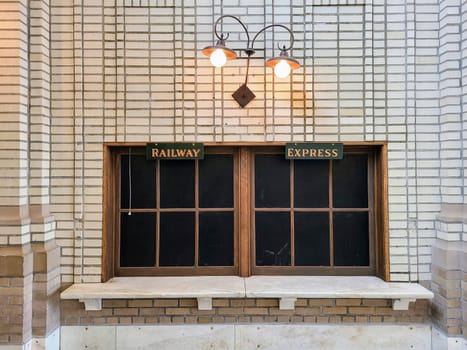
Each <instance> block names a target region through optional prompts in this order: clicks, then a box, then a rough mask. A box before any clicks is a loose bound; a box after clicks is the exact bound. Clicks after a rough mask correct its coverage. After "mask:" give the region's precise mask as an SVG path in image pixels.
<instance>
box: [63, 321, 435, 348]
mask: <svg viewBox="0 0 467 350" xmlns="http://www.w3.org/2000/svg"><path fill="white" fill-rule="evenodd" d="M431 332H432V330H431V326H430V325H425V324H421V325H420V324H405V325H370V324H362V325H298V324H297V325H294V324H292V325H271V324H250V325H228V324H226V325H172V326H165V325H164V326H122V325H118V326H62V328H61V345H62V347H61V348H62V349H67V350H75V349H106V350H117V349H118V350H123V349H125V350H130V349H158V350H172V349H177V350H178V349H190V350H201V349H216V350H234V349H235V350H249V349H251V350H253V349H254V350H257V349H267V350H283V349H293V350H302V349H303V350H305V349H307V350H309V349H319V350H327V349H346V350H361V349H379V350H402V349H410V350H417V349H419V350H427V349H431V348H432V340H431Z"/></svg>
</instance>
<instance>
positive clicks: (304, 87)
mask: <svg viewBox="0 0 467 350" xmlns="http://www.w3.org/2000/svg"><path fill="white" fill-rule="evenodd" d="M50 3H51V8H50V12H51V28H52V32H51V39H52V41H51V48H52V51H51V69H52V76H51V81H52V86H51V106H52V109H51V112H52V119H51V126H50V129H51V142H52V143H51V149H52V153H51V159H50V163H51V172H50V176H51V180H50V181H51V189H50V195H51V205H52V211H53V214H54V215H55V217H56V219H57V241H58V243H59V244H60V245H61V246H62V247H63V249H62V253H63V257H62V262H63V267H64V268H63V270H62V273H63V278H62V279H63V281H64V282H68V281H72V280H73V279H74V280H77V281H79V280H85V281H99V280H100V260H99V256H100V254H101V252H100V249H101V230H102V227H101V225H102V224H101V221H102V218H101V215H102V208H101V201H102V199H101V196H102V183H101V182H102V143H103V142H115V141H117V142H130V141H141V142H147V141H200V142H203V141H219V142H231V141H233V142H242V141H258V142H267V141H303V140H306V141H341V142H346V141H379V140H384V141H388V142H389V185H390V188H389V203H390V206H389V210H390V212H389V217H390V252H391V279H393V280H427V279H429V278H430V254H431V250H430V247H431V244H432V242H433V239H434V238H435V237H436V227H435V217H436V214H437V213H438V212H439V210H440V204H441V203H443V202H447V203H462V202H465V191H464V188H465V183H464V180H463V173H464V169H465V166H464V164H463V160H462V159H463V152H462V149H463V142H464V140H465V123H464V121H463V120H464V119H465V114H464V113H465V112H464V107H465V105H466V103H467V102H466V100H465V87H464V84H461V78H464V79H465V77H466V76H467V73H466V72H467V54H466V47H465V42H466V40H465V39H466V36H467V34H466V32H467V29H466V27H467V24H466V22H467V20H466V17H467V15H466V12H467V10H466V5H465V4H462V2H461V1H460V0H457V1H452V0H442V1H440V3H438V0H424V1H404V2H402V1H391V2H386V1H384V0H373V1H363V0H340V1H326V0H255V1H243V0H237V1H221V0H214V1H208V0H190V1H189V0H185V1H182V0H173V1H169V0H165V1H162V0H157V1H156V0H133V1H131V0H101V1H99V0H93V1H91V0H81V1H71V0H64V1H58V0H50ZM223 14H230V15H235V16H238V17H239V18H240V19H241V20H242V21H244V23H245V24H246V25H247V28H248V30H249V32H250V35H251V36H253V35H254V34H255V33H256V32H257V31H258V30H259V29H260V28H262V27H263V26H265V25H268V24H271V23H280V24H284V25H287V26H289V27H290V28H291V29H292V30H293V32H294V35H295V45H294V49H293V50H292V55H293V56H294V57H295V58H297V59H298V60H299V61H300V63H301V65H302V67H301V68H300V69H299V70H297V71H295V72H294V74H293V75H292V76H291V77H290V78H289V79H285V80H280V81H279V80H278V79H275V78H273V74H272V72H271V70H270V69H269V68H265V66H264V59H263V51H262V49H263V48H265V54H264V56H266V58H268V57H271V56H272V55H274V54H278V52H277V51H278V50H277V43H282V42H284V43H287V40H288V35H287V34H286V33H285V32H283V31H281V30H269V31H267V32H266V33H264V35H263V34H261V35H260V36H259V37H258V39H257V41H256V43H255V49H257V53H256V55H255V56H254V58H253V59H252V61H251V67H250V75H249V80H248V81H249V84H248V85H249V87H250V88H251V89H252V91H253V92H254V93H255V94H256V96H257V97H256V99H255V100H253V101H252V102H251V103H250V104H249V105H248V106H247V107H246V108H244V109H241V108H239V107H238V105H237V103H236V102H235V101H234V100H233V99H232V97H231V94H232V93H233V92H234V91H235V90H236V89H237V88H238V86H239V85H240V84H241V83H242V82H243V80H244V74H245V60H237V61H234V62H228V64H227V66H225V67H224V68H222V69H219V68H216V69H214V68H212V67H211V66H210V64H209V61H208V59H206V58H205V57H204V56H202V55H201V53H200V49H201V48H203V47H204V46H207V45H211V44H212V43H213V42H214V35H213V31H212V26H213V24H214V22H215V20H216V19H217V18H218V17H219V16H221V15H223ZM459 23H462V28H460V27H459ZM456 25H457V27H456ZM459 28H460V29H459ZM223 29H224V31H226V32H227V31H228V32H229V33H230V36H229V40H228V41H227V43H228V45H230V46H232V47H234V48H244V47H245V34H244V33H243V31H242V29H241V27H240V26H239V25H238V24H236V23H235V22H233V21H230V20H226V21H225V22H224V23H223ZM438 29H439V30H438ZM461 39H462V43H464V44H463V46H461ZM273 42H274V45H273V44H272V43H273ZM438 63H439V65H438ZM456 64H457V65H456ZM459 67H461V68H462V70H460V69H459ZM42 72H43V74H45V78H46V79H47V71H46V70H43V71H42ZM462 89H464V91H463V90H462ZM47 98H48V96H47V94H45V95H42V96H41V99H42V100H41V101H47ZM461 102H463V104H461ZM459 106H461V107H459ZM41 128H42V129H38V130H40V131H38V136H39V135H45V134H46V130H47V125H42V126H41ZM39 138H40V137H39ZM16 147H19V146H16ZM38 156H39V158H40V157H41V156H40V155H38ZM40 159H43V160H45V161H47V157H46V155H43V156H42V158H40ZM41 171H42V172H44V174H45V175H46V174H47V170H46V169H42V170H41ZM36 173H37V178H39V174H40V171H38V172H36ZM46 188H47V184H46V180H44V181H43V182H41V181H38V185H37V186H36V187H35V188H34V191H35V192H34V193H36V192H37V193H38V192H40V191H42V192H44V193H45V194H46V192H47V191H46V190H45V189H46ZM456 232H457V231H456Z"/></svg>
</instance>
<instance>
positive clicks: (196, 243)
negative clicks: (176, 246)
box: [194, 160, 199, 267]
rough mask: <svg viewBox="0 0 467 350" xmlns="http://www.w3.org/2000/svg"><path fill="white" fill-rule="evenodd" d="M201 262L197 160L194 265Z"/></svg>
mask: <svg viewBox="0 0 467 350" xmlns="http://www.w3.org/2000/svg"><path fill="white" fill-rule="evenodd" d="M198 262H199V160H195V261H194V266H195V267H198Z"/></svg>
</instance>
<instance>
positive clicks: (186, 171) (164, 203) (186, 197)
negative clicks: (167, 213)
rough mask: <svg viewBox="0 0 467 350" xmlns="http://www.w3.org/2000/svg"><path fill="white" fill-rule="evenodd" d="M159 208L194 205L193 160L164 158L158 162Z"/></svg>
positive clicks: (191, 206)
mask: <svg viewBox="0 0 467 350" xmlns="http://www.w3.org/2000/svg"><path fill="white" fill-rule="evenodd" d="M160 167H161V170H160V177H161V180H160V183H161V188H160V193H161V198H160V200H161V208H193V207H194V206H195V162H194V161H193V160H164V161H162V160H161V162H160Z"/></svg>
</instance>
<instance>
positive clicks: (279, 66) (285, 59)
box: [266, 50, 300, 78]
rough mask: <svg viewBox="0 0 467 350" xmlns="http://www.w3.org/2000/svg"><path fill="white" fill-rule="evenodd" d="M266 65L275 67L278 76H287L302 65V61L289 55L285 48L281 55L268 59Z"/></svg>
mask: <svg viewBox="0 0 467 350" xmlns="http://www.w3.org/2000/svg"><path fill="white" fill-rule="evenodd" d="M266 65H267V66H268V67H271V68H273V69H274V74H275V75H276V77H278V78H287V77H288V76H289V74H290V72H291V71H292V70H294V69H297V68H299V67H300V63H298V61H297V60H294V59H293V58H291V57H289V55H288V54H287V51H285V50H282V51H281V53H280V55H279V57H273V58H270V59H269V60H267V62H266Z"/></svg>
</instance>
